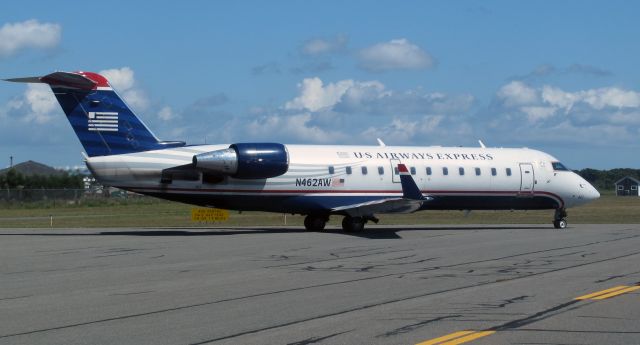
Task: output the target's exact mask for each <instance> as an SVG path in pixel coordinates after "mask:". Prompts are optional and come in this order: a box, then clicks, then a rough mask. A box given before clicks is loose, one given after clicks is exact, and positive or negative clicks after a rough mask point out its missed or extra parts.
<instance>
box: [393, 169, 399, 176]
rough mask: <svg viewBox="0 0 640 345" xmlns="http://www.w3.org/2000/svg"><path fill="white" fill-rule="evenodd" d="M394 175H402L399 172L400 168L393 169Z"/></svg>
mask: <svg viewBox="0 0 640 345" xmlns="http://www.w3.org/2000/svg"><path fill="white" fill-rule="evenodd" d="M393 174H394V175H400V171H398V167H393Z"/></svg>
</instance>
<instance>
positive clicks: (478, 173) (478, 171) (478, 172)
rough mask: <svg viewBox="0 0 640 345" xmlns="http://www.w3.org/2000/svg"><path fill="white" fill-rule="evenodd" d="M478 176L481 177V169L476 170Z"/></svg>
mask: <svg viewBox="0 0 640 345" xmlns="http://www.w3.org/2000/svg"><path fill="white" fill-rule="evenodd" d="M476 176H480V168H476Z"/></svg>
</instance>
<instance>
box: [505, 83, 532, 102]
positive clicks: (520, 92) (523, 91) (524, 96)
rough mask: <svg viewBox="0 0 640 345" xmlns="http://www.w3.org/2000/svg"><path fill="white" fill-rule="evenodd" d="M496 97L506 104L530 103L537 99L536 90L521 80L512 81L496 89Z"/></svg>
mask: <svg viewBox="0 0 640 345" xmlns="http://www.w3.org/2000/svg"><path fill="white" fill-rule="evenodd" d="M498 98H500V99H502V101H503V102H504V103H505V104H506V105H508V106H513V105H523V104H532V103H535V102H536V101H537V100H538V94H537V92H536V90H534V89H533V88H531V87H529V86H527V85H526V84H525V83H523V82H521V81H512V82H510V83H509V84H507V85H504V86H503V87H501V88H500V90H499V91H498Z"/></svg>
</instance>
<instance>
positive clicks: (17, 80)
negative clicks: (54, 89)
mask: <svg viewBox="0 0 640 345" xmlns="http://www.w3.org/2000/svg"><path fill="white" fill-rule="evenodd" d="M2 80H4V81H10V82H14V83H42V80H40V77H25V78H10V79H2Z"/></svg>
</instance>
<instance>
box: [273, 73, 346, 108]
mask: <svg viewBox="0 0 640 345" xmlns="http://www.w3.org/2000/svg"><path fill="white" fill-rule="evenodd" d="M353 85H354V81H353V80H350V79H348V80H341V81H339V82H337V83H329V84H327V85H326V86H325V85H324V84H323V83H322V80H320V78H318V77H315V78H305V79H304V80H302V83H300V84H298V89H300V96H298V97H296V98H294V99H293V100H291V101H289V102H287V103H286V104H285V105H284V107H285V109H295V110H303V109H307V110H310V111H318V110H320V109H323V108H327V107H332V106H334V105H335V104H336V103H338V102H339V101H340V98H341V97H342V95H344V94H345V92H347V90H348V89H349V88H351V87H353Z"/></svg>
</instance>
